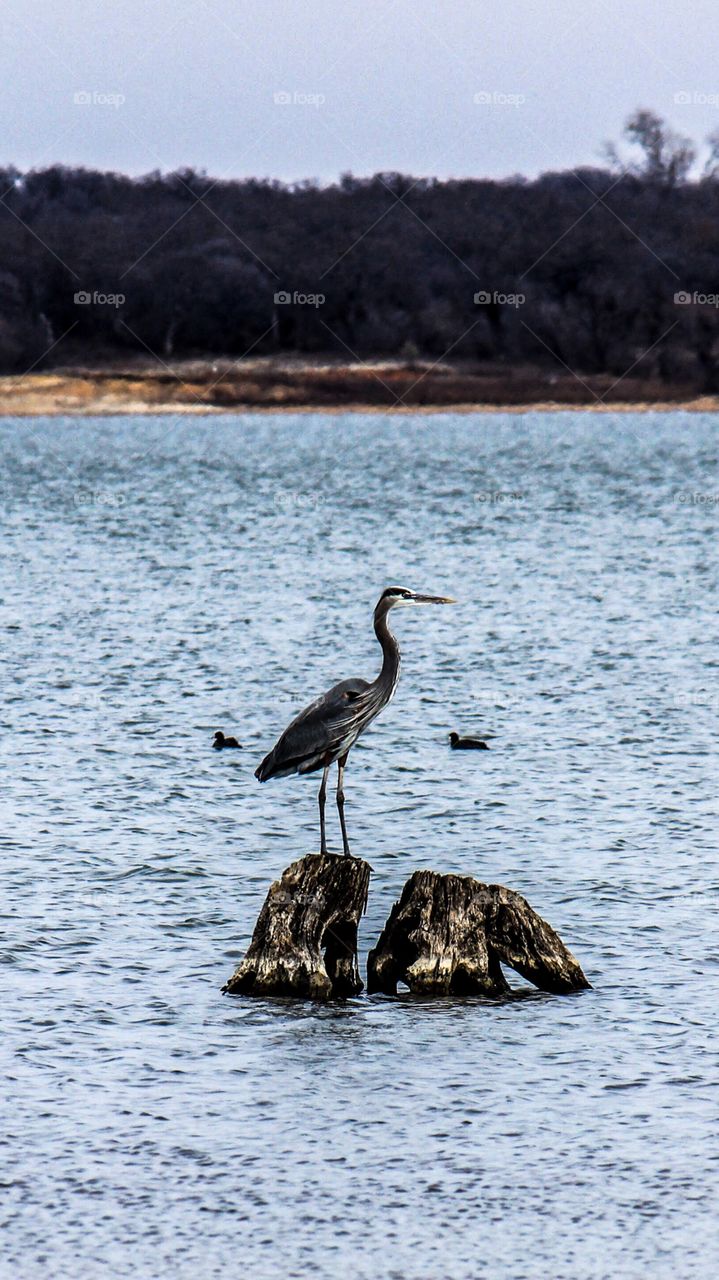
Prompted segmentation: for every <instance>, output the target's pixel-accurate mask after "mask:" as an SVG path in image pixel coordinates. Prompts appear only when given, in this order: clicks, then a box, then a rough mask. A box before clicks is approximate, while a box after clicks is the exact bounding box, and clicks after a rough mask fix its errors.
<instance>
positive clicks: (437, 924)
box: [367, 871, 590, 996]
mask: <svg viewBox="0 0 719 1280" xmlns="http://www.w3.org/2000/svg"><path fill="white" fill-rule="evenodd" d="M500 962H503V963H504V964H506V965H508V966H509V967H510V968H512V969H516V971H517V973H521V974H522V976H523V977H525V978H528V979H529V981H530V982H532V983H534V985H535V987H539V989H540V990H541V991H552V992H557V993H565V992H569V991H581V990H582V989H583V988H586V987H589V986H590V983H589V982H588V981H587V979H586V978H585V976H584V974H583V973H582V970H581V968H580V966H579V964H578V962H577V961H576V960H575V958H574V956H573V955H572V953H571V951H568V950H567V948H566V947H565V945H564V943H563V942H562V940H561V938H560V937H559V935H558V934H557V933H555V931H554V929H552V928H551V926H550V925H548V924H547V922H546V921H545V920H542V918H541V916H538V915H537V913H536V911H533V910H532V908H531V907H530V905H529V903H528V902H527V901H526V899H525V898H523V897H522V896H521V895H520V894H519V893H515V892H514V890H512V889H505V888H504V887H503V886H502V885H499V884H482V883H481V881H479V880H474V879H472V877H471V876H457V875H440V874H439V872H437V871H415V873H414V875H412V876H410V878H409V880H408V881H407V883H406V885H405V886H404V889H403V890H402V896H401V897H400V900H399V902H396V903H395V905H394V907H393V908H392V911H391V913H390V916H389V919H388V920H387V923H386V924H385V927H384V929H383V930H382V933H381V935H380V938H379V941H378V943H377V946H376V947H375V948H374V950H373V951H370V954H369V959H368V962H367V989H368V991H369V992H370V993H372V992H375V991H382V992H384V993H385V994H387V995H395V994H396V991H397V983H398V982H405V983H406V984H407V986H408V987H409V989H410V991H413V992H418V993H422V994H424V995H485V996H501V995H506V994H507V993H508V992H509V991H510V990H511V988H510V986H509V984H508V982H507V980H506V978H505V977H504V974H503V972H502V965H501V963H500Z"/></svg>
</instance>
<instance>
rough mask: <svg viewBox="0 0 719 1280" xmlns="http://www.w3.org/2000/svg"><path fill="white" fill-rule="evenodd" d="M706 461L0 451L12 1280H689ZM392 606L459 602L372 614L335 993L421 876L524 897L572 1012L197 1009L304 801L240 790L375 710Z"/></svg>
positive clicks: (15, 431) (297, 785)
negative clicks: (317, 703)
mask: <svg viewBox="0 0 719 1280" xmlns="http://www.w3.org/2000/svg"><path fill="white" fill-rule="evenodd" d="M716 429H717V420H716V418H713V417H711V416H708V415H707V416H701V415H689V414H683V413H675V414H646V415H592V414H587V415H582V414H571V413H561V414H541V415H540V414H536V415H532V414H530V415H527V416H522V415H510V414H507V415H502V414H491V415H472V416H453V415H436V416H427V417H423V416H419V415H418V416H416V417H409V416H401V417H397V416H394V417H383V416H374V415H373V416H361V415H356V416H352V415H347V416H337V417H332V416H320V415H297V416H266V417H262V416H252V415H248V416H232V417H211V418H199V417H191V418H184V419H183V418H171V417H167V418H164V417H161V418H142V417H133V418H116V419H84V420H81V421H79V422H77V421H73V420H70V419H55V420H49V419H48V420H43V419H28V420H22V421H21V420H9V419H5V420H4V421H3V422H2V423H1V424H0V449H1V451H2V492H3V525H4V531H3V543H2V545H3V556H2V565H1V567H0V574H1V584H0V608H1V612H2V626H3V666H4V682H3V698H2V712H1V715H2V725H1V727H2V732H1V733H0V752H1V753H2V757H3V758H2V762H1V766H0V768H1V772H0V779H1V782H0V793H1V794H2V808H3V810H4V815H5V817H4V821H3V823H2V828H1V829H0V841H1V842H2V878H3V882H4V883H3V894H2V917H3V919H2V933H3V941H2V955H1V966H0V974H1V975H2V983H3V996H2V1002H3V1025H4V1034H3V1040H2V1049H1V1052H2V1057H3V1075H4V1080H3V1090H2V1094H3V1111H4V1114H3V1118H2V1133H1V1136H0V1143H1V1150H2V1174H1V1177H2V1184H3V1190H2V1201H1V1209H0V1214H1V1217H2V1221H3V1226H4V1231H3V1238H4V1252H5V1262H4V1271H3V1274H4V1275H7V1276H8V1277H12V1280H25V1277H28V1278H29V1277H32V1278H33V1280H35V1277H37V1276H38V1275H47V1276H49V1277H51V1280H57V1278H58V1277H62V1278H63V1280H64V1278H65V1277H75V1276H81V1277H82V1280H96V1278H97V1280H107V1277H115V1276H117V1277H123V1280H126V1278H127V1277H142V1278H143V1280H144V1277H148V1278H155V1277H163V1278H164V1277H172V1280H196V1278H197V1277H200V1278H201V1280H212V1278H214V1277H223V1278H225V1277H227V1278H228V1280H230V1278H232V1280H234V1277H237V1276H242V1277H251V1280H264V1278H265V1277H273V1278H274V1277H281V1278H282V1280H285V1278H289V1277H301V1278H302V1280H305V1277H307V1278H312V1280H330V1278H332V1280H335V1278H336V1277H338V1276H342V1275H350V1276H353V1277H356V1278H357V1280H384V1278H385V1277H387V1278H390V1277H391V1278H397V1280H447V1278H448V1280H476V1278H477V1277H487V1278H489V1280H539V1278H540V1277H541V1278H542V1280H545V1278H546V1280H590V1278H591V1280H594V1278H595V1277H596V1278H597V1280H599V1278H602V1280H603V1278H604V1277H608V1278H611V1280H616V1277H621V1278H622V1280H624V1278H627V1280H629V1278H631V1280H634V1277H636V1278H637V1280H640V1278H641V1280H646V1278H647V1277H651V1280H662V1278H664V1277H667V1278H668V1277H672V1278H673V1280H677V1278H681V1280H694V1278H699V1277H701V1278H702V1280H704V1278H705V1277H706V1278H707V1280H709V1278H710V1277H711V1278H712V1280H713V1277H715V1276H716V1274H717V1268H718V1267H719V1260H718V1259H719V1247H718V1240H717V1220H718V1219H717V1203H716V1188H717V1175H718V1174H719V1145H718V1144H717V1119H718V1113H717V1102H718V1100H719V1091H718V1088H717V1084H718V1080H717V1061H716V1021H717V977H718V975H719V969H718V958H717V944H716V938H717V892H718V891H719V865H718V863H719V856H718V854H717V822H716V817H717V790H718V788H717V767H716V754H715V746H716V730H717V710H719V691H718V686H717V674H718V672H717V663H718V661H719V659H718V656H717V602H716V594H715V588H716V581H715V575H716V567H717V559H716V546H717V544H716V534H717V513H718V511H719V474H718V472H717V469H716ZM395 582H398V583H400V584H403V585H406V586H410V587H412V588H414V589H416V590H419V591H427V592H436V593H446V594H450V595H454V596H456V597H457V598H458V601H459V603H458V604H457V605H456V606H455V607H454V608H452V609H449V608H443V609H439V608H436V609H429V608H428V609H424V610H419V609H417V610H416V611H409V610H406V611H400V612H398V613H397V614H396V615H394V619H395V622H396V629H397V633H398V635H399V636H400V639H401V642H402V648H403V656H404V661H403V671H402V677H401V679H400V683H399V688H398V691H397V695H396V697H395V699H394V701H393V703H392V704H391V706H390V707H388V708H387V709H386V711H385V712H384V713H383V715H382V716H381V717H380V718H379V720H378V721H377V722H376V723H375V725H374V726H373V727H372V728H371V729H370V730H369V731H368V733H367V734H366V736H365V737H364V738H363V739H362V740H361V741H360V743H359V744H358V745H357V747H356V748H355V750H354V751H353V753H352V755H351V756H350V764H349V767H348V770H347V778H346V790H347V816H348V824H349V830H350V838H351V839H353V851H354V852H355V853H357V854H360V855H362V856H364V857H366V858H367V859H368V861H369V862H371V864H372V866H373V868H374V877H373V883H372V888H371V892H370V901H369V909H368V913H367V915H366V917H365V918H364V920H363V922H362V927H361V934H360V941H361V953H362V969H363V972H364V960H365V958H366V953H367V950H368V949H369V947H370V946H371V945H372V943H373V942H374V941H375V940H376V938H377V936H378V933H379V931H380V928H381V926H382V923H383V921H384V919H385V917H386V915H387V914H388V912H389V909H390V907H391V905H392V902H393V901H394V900H395V898H396V897H397V896H398V894H399V891H400V889H401V887H402V885H403V883H404V882H405V880H406V879H407V877H408V876H409V875H410V873H411V872H412V870H414V869H415V868H417V867H431V868H434V869H436V870H444V871H456V872H462V873H464V874H470V875H475V876H477V877H479V878H481V879H486V880H490V881H499V882H501V883H504V884H507V885H509V886H511V887H513V888H515V889H517V890H519V891H520V892H521V893H523V894H524V895H525V896H526V897H527V898H528V899H529V901H530V902H531V903H532V905H533V906H534V907H535V908H536V909H537V910H538V911H539V912H540V914H541V915H543V916H544V917H545V918H546V919H548V920H549V921H550V923H551V924H552V925H554V927H555V928H556V929H558V931H559V932H560V933H561V935H562V937H563V938H564V940H565V941H566V942H567V944H568V945H569V947H570V948H571V949H572V950H573V951H574V953H575V954H576V956H577V957H578V959H579V960H580V962H581V964H582V965H583V967H584V969H585V971H586V973H587V975H588V977H589V979H590V981H591V982H592V984H593V990H592V991H589V992H586V993H582V994H579V995H576V996H571V997H564V998H562V997H552V996H547V995H542V994H540V993H536V994H530V993H529V990H528V989H527V992H528V994H527V998H526V999H523V1000H520V1001H516V1002H512V1003H501V1002H496V1003H493V1002H483V1001H481V1000H459V999H453V1000H447V1001H440V1000H417V999H413V998H412V997H411V996H409V995H408V994H407V993H405V994H403V995H401V996H400V997H399V998H397V999H396V1000H395V999H387V998H385V997H371V998H368V997H367V996H366V995H361V996H359V997H357V998H356V999H353V1000H350V1001H348V1002H347V1003H344V1004H339V1005H337V1006H329V1007H321V1006H316V1005H312V1004H310V1003H307V1004H305V1003H292V1002H288V1001H279V1000H277V1001H271V1000H267V1001H251V1000H242V999H237V998H229V997H223V996H221V994H220V988H221V986H222V984H223V982H224V981H225V979H226V978H227V977H228V976H229V975H230V973H231V972H232V970H233V968H234V966H235V964H236V962H237V961H238V959H239V958H240V957H241V955H242V954H243V952H244V950H245V948H246V946H247V943H248V941H249V938H250V935H251V932H252V928H253V924H254V921H255V918H256V916H257V913H258V911H259V908H260V906H261V904H262V901H263V899H264V895H265V892H266V889H267V887H268V884H269V882H270V881H271V880H272V879H273V878H274V877H276V876H277V875H278V874H279V873H280V872H281V870H282V869H283V868H284V867H285V866H287V864H288V863H289V862H291V861H292V860H293V859H295V858H296V857H298V856H300V855H302V854H304V853H307V852H310V851H313V850H316V848H317V817H316V793H317V785H318V778H317V777H316V776H313V777H310V778H304V779H287V780H284V781H279V782H272V783H268V784H266V785H265V786H262V787H260V786H259V785H258V783H257V782H256V781H255V779H254V777H253V770H254V768H255V766H256V764H257V762H258V761H259V759H260V758H261V757H262V755H263V754H264V752H265V751H266V750H267V749H268V748H269V747H270V746H271V745H272V743H273V741H274V740H275V737H276V736H277V734H278V733H279V732H280V731H281V730H282V729H283V728H284V726H285V724H286V723H287V721H288V720H289V718H290V716H291V715H292V714H293V713H294V712H295V711H296V710H297V709H299V707H301V706H302V705H303V704H304V703H305V702H307V701H309V700H310V698H311V697H314V696H316V694H318V693H320V692H321V691H322V690H323V689H325V688H326V687H328V686H329V685H330V684H332V683H334V682H335V681H336V680H338V679H341V678H344V677H346V676H350V675H363V676H366V677H369V678H371V677H373V676H374V674H375V673H376V671H377V669H378V665H379V664H378V658H379V649H378V646H377V644H376V641H375V639H374V636H373V634H372V629H371V617H372V609H373V607H374V604H375V601H376V599H377V597H378V595H379V593H380V591H381V590H382V588H384V587H385V586H386V585H388V584H392V583H395ZM217 728H222V729H224V730H225V732H228V733H229V732H232V733H235V734H236V735H237V736H238V738H239V739H240V741H241V742H242V743H243V748H244V749H243V750H242V751H241V752H224V753H218V752H214V751H213V750H212V749H211V745H210V744H211V741H212V735H213V732H214V731H215V729H217ZM453 728H458V729H460V730H461V731H465V732H471V731H473V730H484V731H491V732H494V733H496V734H498V735H499V736H498V737H497V739H496V741H495V742H493V743H492V749H491V751H489V752H484V753H482V754H477V755H475V754H473V753H466V754H465V753H461V752H451V751H450V750H449V749H448V745H447V741H446V734H447V733H448V731H449V730H450V729H453ZM328 815H329V823H330V827H329V830H330V837H331V838H330V847H331V848H334V849H336V850H339V849H340V848H341V845H340V842H339V832H338V827H337V819H336V812H335V810H334V805H333V804H332V805H328ZM510 980H511V981H514V982H516V985H518V986H523V985H524V984H522V982H521V980H520V979H516V978H510Z"/></svg>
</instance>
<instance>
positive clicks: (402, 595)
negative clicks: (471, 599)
mask: <svg viewBox="0 0 719 1280" xmlns="http://www.w3.org/2000/svg"><path fill="white" fill-rule="evenodd" d="M407 604H455V601H454V600H453V599H452V597H451V596H423V595H420V594H419V593H418V592H417V591H410V590H409V588H408V587H387V589H386V591H383V592H382V595H381V596H380V598H379V600H378V601H377V608H376V609H375V613H388V612H389V610H390V609H395V608H396V607H397V606H398V605H407Z"/></svg>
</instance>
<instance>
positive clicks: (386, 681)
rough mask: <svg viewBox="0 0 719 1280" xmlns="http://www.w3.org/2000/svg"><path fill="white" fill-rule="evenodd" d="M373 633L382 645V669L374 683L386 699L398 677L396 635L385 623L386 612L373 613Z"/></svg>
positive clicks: (398, 652)
mask: <svg viewBox="0 0 719 1280" xmlns="http://www.w3.org/2000/svg"><path fill="white" fill-rule="evenodd" d="M374 633H375V635H376V637H377V639H378V640H379V642H380V644H381V645H382V670H381V671H380V673H379V675H378V676H377V679H376V680H375V684H376V686H377V688H378V689H380V690H382V692H383V693H384V694H385V695H386V698H387V701H389V699H390V698H391V697H392V694H393V693H394V690H395V685H396V684H397V681H398V679H399V664H400V657H401V655H400V651H399V644H398V643H397V637H396V636H394V635H393V634H392V632H391V631H390V629H389V626H388V623H387V613H378V614H375V619H374Z"/></svg>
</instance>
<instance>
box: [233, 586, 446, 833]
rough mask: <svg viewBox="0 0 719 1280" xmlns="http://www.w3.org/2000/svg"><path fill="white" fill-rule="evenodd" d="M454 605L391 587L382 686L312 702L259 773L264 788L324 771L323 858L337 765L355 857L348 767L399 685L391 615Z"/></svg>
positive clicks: (385, 602) (334, 691) (379, 609)
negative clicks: (406, 608)
mask: <svg viewBox="0 0 719 1280" xmlns="http://www.w3.org/2000/svg"><path fill="white" fill-rule="evenodd" d="M417 604H454V600H452V599H450V597H449V596H422V595H417V593H416V592H414V591H408V590H407V588H406V587H388V588H387V590H386V591H383V592H382V595H381V596H380V598H379V600H378V601H377V606H376V608H375V611H374V633H375V635H376V637H377V639H378V640H379V642H380V644H381V646H382V670H381V671H380V673H379V675H378V676H377V679H376V680H372V681H371V682H370V681H367V680H359V679H355V680H341V681H340V683H339V684H336V685H333V687H332V688H331V689H328V690H327V693H323V694H322V696H321V697H320V698H317V700H316V701H315V702H311V703H310V705H309V706H308V707H305V709H304V711H300V714H299V715H298V716H296V717H295V719H294V720H293V721H292V723H291V724H290V725H288V727H287V728H286V729H285V731H284V733H283V734H282V737H281V738H279V739H278V741H277V743H276V744H275V746H274V747H273V748H272V750H271V751H270V753H269V755H267V756H265V758H264V760H263V761H262V764H261V765H260V766H259V768H258V769H256V770H255V777H256V778H258V779H259V781H260V782H266V781H267V780H268V778H286V777H288V776H289V775H290V774H293V773H313V772H314V771H315V770H316V769H322V770H323V773H322V784H321V786H320V793H319V805H320V853H327V840H326V837H325V796H326V794H327V775H328V774H329V771H330V767H331V766H332V765H333V764H334V762H335V761H337V809H338V811H339V815H340V826H341V828H342V843H343V847H344V852H345V854H346V855H347V856H348V857H349V856H350V846H349V840H348V839H347V827H346V825H345V795H344V788H343V785H342V784H343V781H344V771H345V765H346V764H347V756H348V754H349V751H350V748H351V747H353V746H354V744H355V742H356V741H357V739H358V737H359V735H360V734H361V733H362V731H363V730H364V729H366V728H367V725H368V724H370V723H371V721H372V720H374V718H375V716H377V715H379V713H380V711H381V710H382V708H383V707H386V706H387V703H388V702H389V700H390V698H391V697H392V695H393V693H394V691H395V688H396V687H397V681H398V679H399V664H400V652H399V645H398V643H397V640H396V638H395V636H393V634H392V632H391V631H390V629H389V626H388V624H387V614H388V613H389V611H390V609H394V608H396V607H397V606H398V605H417Z"/></svg>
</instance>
